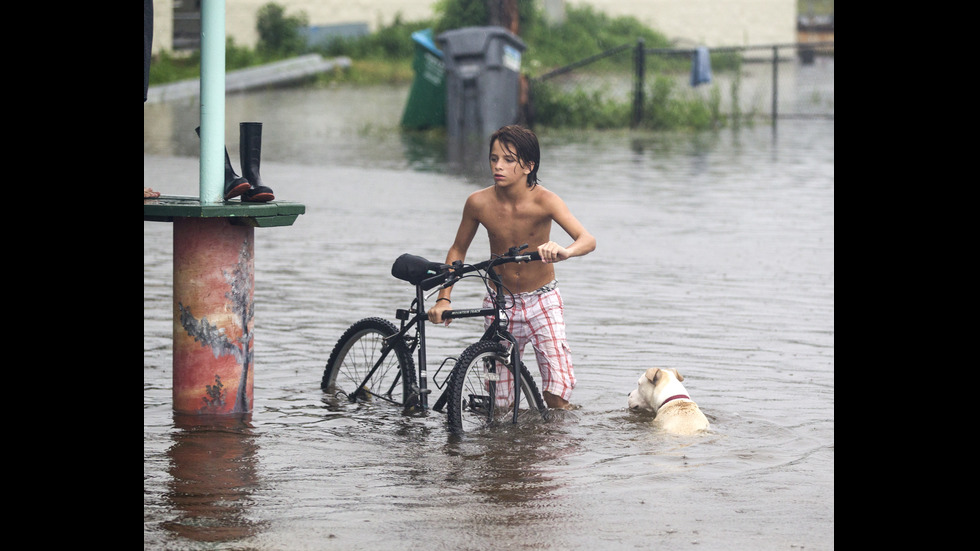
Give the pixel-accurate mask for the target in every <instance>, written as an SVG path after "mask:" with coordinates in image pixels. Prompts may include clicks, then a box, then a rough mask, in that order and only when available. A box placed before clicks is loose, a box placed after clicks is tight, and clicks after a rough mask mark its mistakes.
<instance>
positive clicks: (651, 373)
mask: <svg viewBox="0 0 980 551" xmlns="http://www.w3.org/2000/svg"><path fill="white" fill-rule="evenodd" d="M660 377H661V375H660V369H659V368H656V367H651V368H650V369H648V370H647V379H650V382H651V383H653V384H654V385H656V384H657V381H659V380H660Z"/></svg>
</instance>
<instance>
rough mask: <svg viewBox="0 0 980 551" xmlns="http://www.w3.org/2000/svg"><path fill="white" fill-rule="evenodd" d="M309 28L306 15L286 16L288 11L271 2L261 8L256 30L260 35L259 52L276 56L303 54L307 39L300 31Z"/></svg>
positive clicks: (302, 13)
mask: <svg viewBox="0 0 980 551" xmlns="http://www.w3.org/2000/svg"><path fill="white" fill-rule="evenodd" d="M307 26H309V19H308V18H307V16H306V13H304V12H300V14H299V15H293V16H289V17H287V16H286V9H285V8H284V7H282V6H280V5H279V4H276V3H273V2H270V3H268V4H265V5H264V6H262V7H261V8H259V11H258V14H257V20H256V24H255V28H256V30H257V31H258V33H259V44H258V49H259V51H261V52H263V53H265V54H267V55H274V56H283V57H285V56H290V55H297V54H301V53H303V52H304V51H305V50H306V39H305V38H304V37H303V34H302V33H301V32H300V29H302V28H304V27H307Z"/></svg>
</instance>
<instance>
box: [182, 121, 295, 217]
mask: <svg viewBox="0 0 980 551" xmlns="http://www.w3.org/2000/svg"><path fill="white" fill-rule="evenodd" d="M239 128H240V130H241V137H240V140H239V146H238V148H239V153H240V155H241V161H242V173H243V176H239V175H238V174H235V169H233V168H232V167H231V158H230V157H229V156H228V148H227V147H225V201H227V200H229V199H232V198H234V197H238V196H239V195H241V196H242V201H249V202H252V203H264V202H266V201H271V200H273V199H275V198H276V196H275V195H273V193H272V189H270V188H269V187H266V186H264V185H262V178H261V177H260V176H259V159H260V158H261V157H262V123H260V122H243V123H239ZM194 132H197V135H198V137H200V136H201V127H200V126H198V127H197V128H195V129H194Z"/></svg>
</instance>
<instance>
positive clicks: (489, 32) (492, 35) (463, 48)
mask: <svg viewBox="0 0 980 551" xmlns="http://www.w3.org/2000/svg"><path fill="white" fill-rule="evenodd" d="M436 39H437V40H438V41H439V43H440V44H443V45H444V46H446V49H447V50H448V51H449V52H450V53H451V54H452V55H453V56H457V55H479V54H482V53H485V51H486V49H487V45H488V44H489V42H490V40H491V39H504V41H505V42H510V45H511V46H513V47H515V48H517V49H519V50H520V51H524V49H525V47H526V46H525V45H524V41H522V40H521V39H520V37H518V36H517V35H515V34H513V33H511V32H510V31H508V30H507V29H505V28H503V27H496V26H488V27H463V28H461V29H453V30H451V31H446V32H444V33H442V34H440V35H439V36H438V37H436Z"/></svg>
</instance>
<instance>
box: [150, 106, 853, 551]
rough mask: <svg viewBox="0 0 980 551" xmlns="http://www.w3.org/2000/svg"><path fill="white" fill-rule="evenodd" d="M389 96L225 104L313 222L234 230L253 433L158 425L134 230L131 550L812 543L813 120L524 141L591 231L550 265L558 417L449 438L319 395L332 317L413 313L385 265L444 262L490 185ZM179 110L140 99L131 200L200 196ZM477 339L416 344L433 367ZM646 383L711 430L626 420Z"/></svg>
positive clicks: (821, 375)
mask: <svg viewBox="0 0 980 551" xmlns="http://www.w3.org/2000/svg"><path fill="white" fill-rule="evenodd" d="M406 97H407V90H406V89H397V88H395V89H392V88H379V89H367V90H364V89H359V90H356V91H352V90H347V89H332V90H312V91H310V90H286V91H269V92H259V93H252V94H243V95H236V96H230V97H229V98H228V105H227V113H228V115H227V117H228V122H227V129H228V130H227V133H226V134H227V136H228V142H229V145H230V149H231V150H232V151H233V152H234V151H236V150H237V122H238V121H242V120H258V121H263V122H264V123H265V132H264V135H265V141H264V150H263V161H262V169H261V171H262V177H263V180H264V181H265V183H266V184H267V185H269V186H271V187H272V188H273V189H274V190H275V191H276V195H277V197H278V198H279V199H281V200H286V201H296V202H301V203H303V204H305V205H306V208H307V211H306V214H304V215H302V216H300V217H299V218H298V219H297V221H296V223H295V224H294V225H293V226H290V227H285V228H257V229H256V231H255V236H256V244H255V257H256V258H255V272H256V275H255V281H256V284H255V309H256V314H255V316H256V317H255V320H256V321H255V332H256V359H255V363H256V366H255V370H256V371H255V407H254V411H253V415H252V417H251V419H250V420H248V421H247V422H234V421H232V422H228V423H225V424H220V425H218V424H204V425H200V424H195V423H192V422H187V420H185V419H175V417H174V414H173V412H172V401H171V395H170V391H171V378H172V358H171V350H170V340H171V331H172V329H171V328H172V317H171V312H172V290H171V284H172V274H171V267H172V265H171V262H172V226H171V225H170V224H167V223H157V222H144V225H143V236H144V239H143V257H144V262H143V266H144V269H143V283H144V301H143V309H144V322H143V333H144V336H143V384H144V391H143V433H144V434H143V436H144V444H143V521H144V524H143V526H144V529H143V541H144V548H146V549H260V550H265V549H268V550H301V549H311V550H319V549H345V550H346V549H379V548H391V547H394V546H397V547H405V548H411V547H421V546H427V547H430V548H436V549H483V548H487V547H488V546H489V547H493V548H518V549H552V548H554V549H559V548H566V549H582V550H593V549H634V548H635V549H676V548H697V549H703V550H706V549H807V550H821V549H833V548H834V125H833V121H812V120H811V121H786V122H780V124H779V126H778V129H777V131H775V132H774V131H773V129H772V128H770V127H769V126H763V127H743V128H741V129H738V130H732V129H725V130H722V131H719V132H716V133H708V134H700V135H689V134H681V133H678V134H635V133H629V132H608V133H596V132H576V133H561V134H558V133H555V134H543V135H542V136H541V142H542V150H543V152H542V163H541V169H540V178H541V180H542V183H543V185H545V186H546V187H548V188H550V189H552V190H554V191H556V192H557V193H559V194H560V195H561V196H562V197H563V198H564V199H565V201H566V202H567V203H568V205H569V206H570V208H571V209H572V211H573V212H574V213H575V214H576V215H577V216H578V218H579V219H580V220H581V221H582V223H583V224H584V225H585V226H586V227H587V228H588V229H589V230H590V231H591V232H592V233H593V234H595V235H596V237H597V239H598V248H597V250H596V251H595V252H594V253H593V254H591V255H588V256H586V257H583V258H577V259H573V260H571V261H569V262H566V263H562V264H559V265H558V266H557V271H558V280H559V283H560V285H561V288H562V293H563V296H564V300H565V305H566V315H567V322H568V333H569V339H570V344H571V348H572V352H573V354H574V361H575V369H576V375H577V377H578V387H577V388H576V389H575V392H574V395H573V402H574V403H576V404H577V405H578V406H580V407H579V409H577V410H575V411H574V412H572V413H570V414H568V415H564V416H561V417H560V418H558V419H555V420H553V421H551V422H548V423H534V424H528V425H522V426H518V427H509V428H507V429H498V430H494V431H492V432H489V433H479V434H472V435H468V436H467V437H466V438H463V439H455V438H451V437H450V436H449V435H448V434H447V432H446V431H445V428H444V422H443V421H444V420H443V419H442V418H441V417H440V416H439V415H438V414H432V415H429V416H421V417H403V416H401V415H399V414H398V413H397V412H392V411H387V410H385V409H384V408H378V407H370V406H354V405H347V404H340V405H337V404H335V403H331V402H329V401H327V400H325V398H324V396H323V394H322V393H321V391H320V389H319V380H320V376H321V373H322V369H323V364H324V363H325V362H326V359H327V356H328V355H329V353H330V350H331V348H332V346H333V344H334V342H335V341H336V339H337V338H338V337H339V336H340V334H341V333H342V332H343V330H344V329H345V328H346V327H347V326H348V325H350V324H351V323H353V322H354V321H356V320H357V319H359V318H362V317H366V316H382V317H386V318H388V319H392V320H394V310H395V308H399V307H407V305H408V304H409V302H410V301H411V298H412V296H413V295H412V293H413V291H412V288H411V287H410V286H408V285H407V284H405V283H402V282H400V281H398V280H395V279H394V278H393V277H391V275H390V267H391V263H392V262H393V261H394V259H395V258H396V257H397V256H398V255H399V254H401V253H404V252H411V253H414V254H419V255H422V256H426V257H429V258H432V259H436V260H439V259H442V258H443V257H444V255H445V251H446V249H447V248H448V246H449V244H450V242H451V240H452V238H453V236H454V233H455V229H456V225H457V224H458V221H459V214H460V208H461V206H462V204H463V201H464V199H465V198H466V196H467V195H468V194H469V193H471V192H472V191H474V190H476V189H478V188H480V187H482V186H485V185H490V184H491V183H492V182H491V181H490V179H489V172H488V173H487V174H486V176H487V177H486V178H484V177H482V176H480V175H478V174H476V175H474V174H457V173H454V171H452V170H449V169H447V167H446V162H445V161H446V160H445V157H444V151H445V150H444V148H443V146H441V145H440V144H439V143H438V140H433V139H432V138H424V137H423V138H420V137H418V136H405V135H402V134H400V133H399V132H397V130H395V126H396V125H397V121H398V120H399V118H400V116H401V107H402V105H404V99H405V98H406ZM365 106H369V107H367V108H366V107H365ZM196 109H197V107H196V105H195V104H194V102H188V103H186V104H183V105H172V104H170V105H167V104H165V105H154V106H144V163H143V166H144V185H148V186H150V187H153V188H154V189H157V190H159V191H162V192H164V193H167V194H178V195H197V193H198V191H197V189H198V183H197V182H198V177H199V176H198V174H199V172H198V171H199V166H198V161H197V158H196V155H197V151H198V150H197V147H198V146H197V142H196V136H195V135H194V127H195V126H197V124H198V123H197V117H198V114H197V111H196ZM232 157H233V159H235V161H234V162H235V165H236V167H237V166H238V161H237V155H235V154H234V153H233V155H232ZM554 237H555V238H556V240H558V241H559V242H562V241H563V240H564V239H565V236H564V235H563V234H561V233H560V229H558V230H557V231H556V232H555V234H554ZM485 243H486V241H485V236H483V235H480V236H478V238H477V241H476V242H475V243H474V245H473V246H472V248H471V254H470V259H473V260H475V259H477V258H479V257H482V256H484V253H485V251H486V244H485ZM479 297H480V290H479V289H476V288H473V289H470V290H468V291H467V290H464V289H463V288H460V289H457V291H456V292H454V294H453V300H454V303H456V302H462V303H465V302H466V301H467V300H469V299H472V300H473V303H474V304H476V303H477V302H478V300H479ZM478 332H479V328H478V327H476V326H474V325H472V323H471V322H466V321H458V322H456V323H454V324H453V325H452V326H451V327H449V328H442V327H439V328H435V329H432V330H430V331H429V335H430V338H431V342H430V369H435V365H433V363H438V360H436V359H434V358H441V357H445V356H448V355H453V354H457V353H458V352H459V351H461V350H462V348H463V347H465V346H466V344H468V343H469V342H471V341H472V340H473V339H475V338H476V336H477V335H478ZM531 356H532V355H531V354H529V355H528V358H527V359H528V360H530V361H529V367H531V369H532V371H534V370H535V367H534V365H533V359H530V358H531ZM651 366H659V367H675V368H677V369H679V370H680V372H681V373H682V374H683V375H684V376H685V377H686V379H685V385H686V387H687V389H688V391H689V393H690V394H691V396H692V398H694V399H695V400H696V401H697V402H698V404H699V405H700V407H701V409H702V410H703V411H704V412H705V414H706V415H707V417H708V418H709V420H710V421H711V430H710V432H709V433H707V434H704V435H700V436H696V437H674V436H668V435H664V434H661V433H658V432H656V431H654V430H653V429H652V428H651V427H650V425H649V419H648V418H646V417H644V416H642V415H637V414H632V413H631V412H629V411H627V409H626V395H627V393H628V392H629V390H630V389H632V388H633V387H634V386H635V382H636V379H637V377H638V376H639V375H640V373H642V372H643V370H645V369H646V368H648V367H651Z"/></svg>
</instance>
